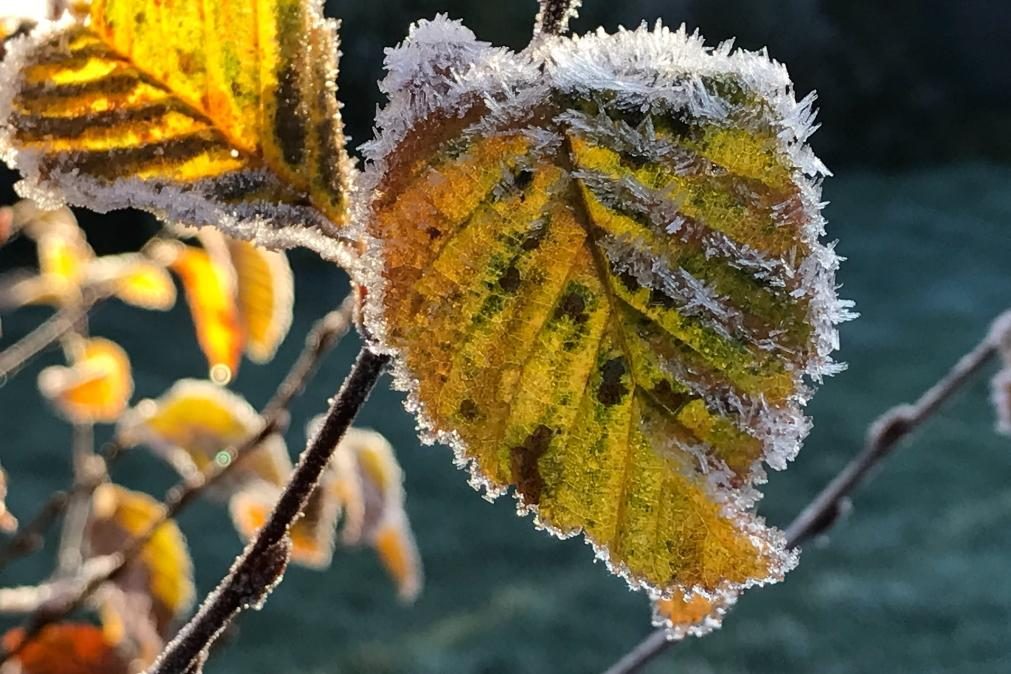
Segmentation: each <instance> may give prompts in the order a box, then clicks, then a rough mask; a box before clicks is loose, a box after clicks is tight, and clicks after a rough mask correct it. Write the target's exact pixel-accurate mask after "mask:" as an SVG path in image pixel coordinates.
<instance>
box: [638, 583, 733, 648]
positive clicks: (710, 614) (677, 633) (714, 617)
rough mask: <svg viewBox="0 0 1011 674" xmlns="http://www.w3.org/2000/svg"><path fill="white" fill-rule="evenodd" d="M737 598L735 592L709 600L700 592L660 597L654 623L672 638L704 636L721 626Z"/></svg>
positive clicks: (654, 612)
mask: <svg viewBox="0 0 1011 674" xmlns="http://www.w3.org/2000/svg"><path fill="white" fill-rule="evenodd" d="M736 601H737V597H736V596H733V595H730V596H725V595H720V596H719V597H716V598H714V599H710V598H707V597H705V596H703V595H701V594H692V595H690V596H688V597H679V596H675V597H672V598H670V599H658V600H657V601H655V602H653V625H654V626H655V627H662V628H663V629H664V630H665V631H666V632H667V639H668V640H671V641H676V640H679V639H684V638H685V637H688V636H692V637H702V636H705V635H707V634H709V633H710V632H712V631H713V630H716V629H719V628H720V625H722V624H723V616H724V615H726V612H727V611H728V610H730V607H731V606H733V605H734V603H736Z"/></svg>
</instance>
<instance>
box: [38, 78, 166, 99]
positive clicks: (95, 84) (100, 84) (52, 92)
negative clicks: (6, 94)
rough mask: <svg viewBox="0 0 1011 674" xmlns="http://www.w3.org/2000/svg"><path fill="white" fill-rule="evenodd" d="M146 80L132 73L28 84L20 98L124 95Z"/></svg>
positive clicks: (146, 79)
mask: <svg viewBox="0 0 1011 674" xmlns="http://www.w3.org/2000/svg"><path fill="white" fill-rule="evenodd" d="M147 81H148V78H145V77H142V76H141V77H139V76H137V75H136V74H133V73H113V74H111V75H106V76H105V77H99V78H98V79H94V80H87V81H85V82H71V83H69V84H53V83H52V82H50V81H45V82H37V83H35V84H29V85H26V86H24V87H22V89H21V97H22V98H24V99H32V98H39V97H43V96H44V97H46V98H55V99H60V100H62V99H67V98H77V97H78V96H86V95H89V94H106V95H108V94H125V93H128V92H130V91H133V90H134V88H135V87H136V86H137V83H138V82H147Z"/></svg>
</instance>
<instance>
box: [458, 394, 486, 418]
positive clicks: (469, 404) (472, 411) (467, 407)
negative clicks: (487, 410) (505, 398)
mask: <svg viewBox="0 0 1011 674" xmlns="http://www.w3.org/2000/svg"><path fill="white" fill-rule="evenodd" d="M480 415H481V410H480V409H479V408H478V406H477V403H476V402H474V401H473V400H471V399H470V398H464V400H463V402H461V403H460V416H461V417H463V418H464V419H466V420H467V421H477V418H478V417H479V416H480Z"/></svg>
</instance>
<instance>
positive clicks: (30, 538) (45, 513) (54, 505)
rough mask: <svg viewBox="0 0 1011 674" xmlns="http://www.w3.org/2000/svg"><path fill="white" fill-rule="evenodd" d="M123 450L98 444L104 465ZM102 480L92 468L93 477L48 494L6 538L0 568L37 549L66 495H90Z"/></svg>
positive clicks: (101, 474)
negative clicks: (38, 506)
mask: <svg viewBox="0 0 1011 674" xmlns="http://www.w3.org/2000/svg"><path fill="white" fill-rule="evenodd" d="M125 450H126V447H124V446H123V445H122V444H120V443H118V442H111V443H108V444H106V445H105V447H103V448H102V451H101V453H100V455H99V456H100V457H101V458H102V459H103V460H104V462H105V465H106V466H107V467H108V466H111V465H112V464H113V463H115V462H116V461H117V460H118V459H119V457H120V456H122V455H123V452H124V451H125ZM104 480H105V474H104V472H98V471H96V474H95V475H94V476H93V479H91V480H89V481H86V482H83V483H77V484H74V485H73V486H72V487H71V488H70V489H68V490H67V491H56V492H53V493H52V494H50V495H49V498H48V499H46V502H45V503H43V504H42V506H41V507H40V508H39V509H38V511H37V512H36V513H35V515H33V516H32V518H31V519H30V520H28V522H27V523H26V524H24V525H23V526H22V527H21V528H20V529H18V532H17V533H16V534H15V535H14V536H12V537H11V539H10V540H9V541H7V544H6V545H4V546H3V548H0V571H2V570H3V569H4V567H5V566H7V565H8V564H10V563H11V562H12V561H14V560H15V559H19V558H21V557H24V556H26V555H30V554H32V553H33V552H35V551H36V550H39V549H40V548H41V547H42V544H43V543H44V542H45V533H46V532H47V531H48V530H49V527H50V526H52V525H53V523H54V522H56V521H57V520H58V519H59V518H60V517H61V516H62V515H63V513H64V512H66V510H67V507H68V506H69V505H70V499H71V498H73V497H74V496H76V495H78V494H81V495H83V496H84V497H85V498H87V499H90V498H91V494H92V492H94V491H95V490H96V489H98V486H99V485H100V484H102V482H103V481H104Z"/></svg>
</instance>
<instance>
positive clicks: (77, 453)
mask: <svg viewBox="0 0 1011 674" xmlns="http://www.w3.org/2000/svg"><path fill="white" fill-rule="evenodd" d="M73 433H74V440H73V466H74V487H73V488H72V489H71V491H70V496H69V498H68V500H67V514H66V516H65V517H64V518H63V529H62V531H60V547H59V552H58V553H57V556H56V575H57V577H59V578H70V577H72V576H75V575H77V574H78V572H79V571H80V570H81V564H83V563H84V558H83V556H82V546H83V543H84V528H85V526H87V524H88V513H89V511H90V510H91V504H90V500H91V492H92V491H93V489H92V490H88V489H82V488H79V485H80V486H84V485H91V484H92V483H96V484H97V483H98V482H99V481H101V479H102V478H103V477H104V476H105V474H106V472H105V470H106V469H105V462H104V461H101V460H97V461H96V459H97V458H98V457H97V455H96V454H95V429H94V427H93V426H92V425H91V424H85V423H76V424H74V428H73Z"/></svg>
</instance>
